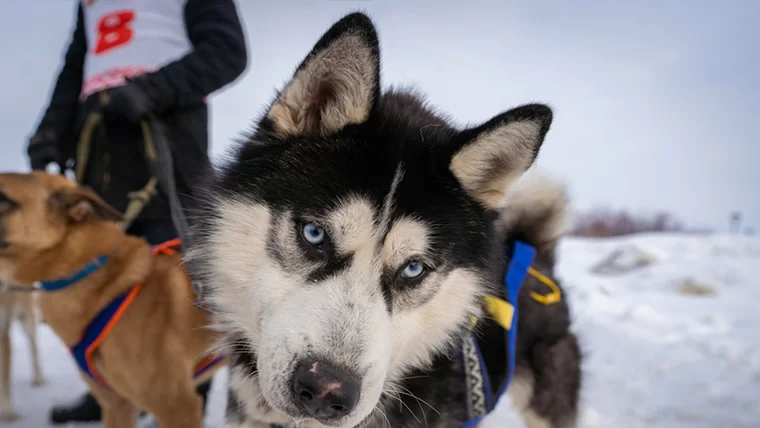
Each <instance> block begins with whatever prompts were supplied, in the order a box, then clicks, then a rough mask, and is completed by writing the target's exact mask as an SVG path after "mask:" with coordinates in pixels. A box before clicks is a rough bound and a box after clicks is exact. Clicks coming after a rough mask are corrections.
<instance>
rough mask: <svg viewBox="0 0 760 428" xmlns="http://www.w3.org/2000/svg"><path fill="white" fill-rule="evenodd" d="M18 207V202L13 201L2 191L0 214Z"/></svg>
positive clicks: (0, 195) (0, 193)
mask: <svg viewBox="0 0 760 428" xmlns="http://www.w3.org/2000/svg"><path fill="white" fill-rule="evenodd" d="M17 207H18V204H17V203H16V202H14V201H12V200H11V199H10V198H8V196H6V195H5V193H2V192H0V214H6V213H9V212H11V211H13V210H14V209H16V208H17Z"/></svg>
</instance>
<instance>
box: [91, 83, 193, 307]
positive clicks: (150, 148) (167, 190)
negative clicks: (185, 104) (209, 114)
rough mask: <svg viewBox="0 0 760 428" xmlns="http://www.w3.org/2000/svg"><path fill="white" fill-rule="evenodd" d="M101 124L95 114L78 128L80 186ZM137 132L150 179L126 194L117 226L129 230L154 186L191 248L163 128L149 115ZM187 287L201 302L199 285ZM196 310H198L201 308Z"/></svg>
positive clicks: (102, 98)
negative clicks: (165, 199)
mask: <svg viewBox="0 0 760 428" xmlns="http://www.w3.org/2000/svg"><path fill="white" fill-rule="evenodd" d="M108 101H109V95H108V93H107V92H101V95H100V104H101V106H103V105H106V104H108ZM102 123H103V114H102V113H101V112H100V111H97V110H96V111H94V112H92V113H90V114H89V115H88V117H87V119H86V121H85V124H84V125H83V127H82V132H81V133H80V138H79V143H78V145H77V164H76V179H77V182H78V183H80V184H83V183H84V174H85V171H86V168H87V161H88V159H89V156H90V149H91V146H92V135H93V133H94V131H95V129H96V128H97V127H99V126H102ZM140 128H141V130H142V135H143V143H144V144H145V155H146V158H147V161H148V166H149V168H150V170H151V173H152V176H151V178H150V179H149V180H148V182H147V183H146V184H145V186H144V187H143V188H142V189H140V190H138V191H136V192H130V193H129V194H128V195H127V196H128V198H129V204H128V205H127V209H126V211H125V212H124V221H123V222H121V223H120V226H121V227H122V229H123V230H127V229H129V226H130V225H131V224H132V222H133V221H134V220H135V219H136V218H137V217H138V216H139V215H140V213H141V212H142V210H143V209H144V208H145V206H146V205H148V203H149V202H150V200H151V199H152V198H153V197H155V196H156V195H157V194H158V186H161V190H163V191H164V194H166V195H167V197H168V199H169V209H170V212H171V219H172V223H173V224H174V227H175V229H176V230H177V234H178V235H179V238H180V240H181V241H182V244H183V246H188V247H189V246H191V245H192V237H191V232H190V225H189V223H188V221H187V217H186V216H185V214H184V212H185V211H184V209H183V207H182V202H181V201H180V199H179V195H178V191H177V184H176V181H175V178H174V157H173V156H172V148H171V145H170V143H169V138H168V137H167V135H166V134H167V132H166V128H165V126H164V125H163V123H162V122H161V121H160V120H159V119H158V118H157V117H156V116H155V115H149V116H148V117H147V118H146V119H143V120H141V121H140ZM191 285H192V289H193V292H195V293H196V296H197V299H196V300H197V301H196V303H199V302H201V301H202V300H203V297H204V295H203V286H202V284H201V282H200V281H198V280H195V279H192V278H191ZM198 306H199V307H202V305H198Z"/></svg>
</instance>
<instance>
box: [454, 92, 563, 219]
mask: <svg viewBox="0 0 760 428" xmlns="http://www.w3.org/2000/svg"><path fill="white" fill-rule="evenodd" d="M551 123H552V110H551V109H550V108H549V107H548V106H546V105H543V104H528V105H524V106H521V107H517V108H514V109H512V110H509V111H507V112H504V113H502V114H500V115H498V116H496V117H494V118H493V119H491V120H489V121H488V122H486V123H484V124H483V125H480V126H478V127H475V128H471V129H467V130H465V131H462V132H461V133H460V134H459V135H458V136H457V138H455V139H454V140H453V141H452V144H453V146H454V148H455V150H456V152H455V153H454V155H453V157H452V158H451V163H450V165H449V169H450V170H451V172H452V173H453V174H454V176H455V177H456V178H457V180H459V183H460V184H461V185H462V187H464V189H465V190H466V191H467V192H469V193H470V195H471V196H472V197H473V198H475V199H477V200H478V201H479V202H480V203H481V204H483V205H484V206H486V207H488V208H490V209H497V208H499V207H500V206H501V204H502V203H503V201H504V197H505V196H506V193H507V191H508V190H509V186H510V184H512V182H513V181H514V180H516V179H517V178H519V177H520V176H521V175H522V174H523V173H524V172H525V171H526V170H527V169H528V168H530V166H531V165H532V164H533V161H534V160H535V159H536V156H537V155H538V150H539V149H540V148H541V144H542V143H543V142H544V137H545V136H546V133H547V132H548V131H549V127H550V126H551Z"/></svg>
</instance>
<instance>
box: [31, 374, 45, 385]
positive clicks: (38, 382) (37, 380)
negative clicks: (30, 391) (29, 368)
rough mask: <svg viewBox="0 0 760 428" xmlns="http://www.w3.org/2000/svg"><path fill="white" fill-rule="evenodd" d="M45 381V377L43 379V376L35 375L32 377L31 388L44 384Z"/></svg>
mask: <svg viewBox="0 0 760 428" xmlns="http://www.w3.org/2000/svg"><path fill="white" fill-rule="evenodd" d="M46 383H47V379H45V377H44V376H35V377H34V379H32V387H33V388H39V387H41V386H44V385H45V384H46Z"/></svg>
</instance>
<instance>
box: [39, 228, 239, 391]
mask: <svg viewBox="0 0 760 428" xmlns="http://www.w3.org/2000/svg"><path fill="white" fill-rule="evenodd" d="M179 246H180V241H179V240H178V239H173V240H171V241H167V242H164V243H162V244H159V245H154V246H153V247H152V252H153V254H154V255H158V254H174V253H175V251H176V249H177V248H179ZM106 260H107V259H106V257H105V256H101V257H98V258H97V259H96V260H95V261H93V262H92V263H90V264H88V265H87V266H85V267H84V268H83V269H82V270H80V271H79V272H78V273H76V274H74V275H72V276H71V277H68V278H63V279H59V280H55V281H48V282H43V283H42V284H41V285H40V286H41V288H42V289H44V290H45V291H55V290H60V289H62V288H65V287H68V286H69V285H72V284H74V283H76V282H78V281H81V280H82V279H84V278H86V277H87V276H88V275H90V274H92V273H93V272H95V271H96V270H97V269H98V268H100V267H101V266H103V264H105V262H106ZM141 288H142V285H141V284H137V285H135V286H134V287H132V288H130V289H129V290H128V291H127V292H125V293H123V294H121V295H119V296H117V297H116V298H115V299H114V300H113V301H111V303H109V304H108V306H106V307H105V308H103V310H101V311H100V312H99V313H98V314H97V315H96V316H95V318H94V319H93V320H92V322H90V324H89V325H88V326H87V328H86V329H85V331H84V334H83V335H82V339H81V340H80V341H79V342H78V343H77V344H75V345H74V346H72V347H70V348H69V352H70V353H71V355H72V356H73V357H74V361H75V362H76V363H77V366H78V367H79V369H80V370H82V371H83V372H84V373H85V374H87V376H88V377H89V378H90V379H92V380H93V381H94V382H95V383H97V384H98V385H100V386H101V387H103V388H106V389H110V387H109V386H108V383H107V382H106V381H105V379H103V378H102V377H101V376H100V374H98V371H97V369H96V368H95V365H94V362H93V358H92V356H93V353H94V352H95V350H96V349H97V348H98V346H100V344H101V343H102V342H103V340H104V339H105V338H106V336H108V334H109V333H110V332H111V329H113V327H114V326H115V325H116V323H117V322H118V321H119V319H120V318H121V316H122V315H123V314H124V312H125V311H126V310H127V308H129V306H130V305H131V304H132V301H133V300H134V298H135V297H136V296H137V294H138V293H139V292H140V289H141ZM223 361H225V358H224V356H222V355H218V356H211V357H208V358H206V359H205V360H203V361H202V362H201V363H200V364H199V365H198V366H197V367H196V368H195V370H194V371H193V378H194V379H195V378H197V377H199V376H201V375H203V374H204V373H206V372H207V371H209V370H211V369H212V368H213V367H215V366H217V365H218V364H219V363H221V362H223Z"/></svg>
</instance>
